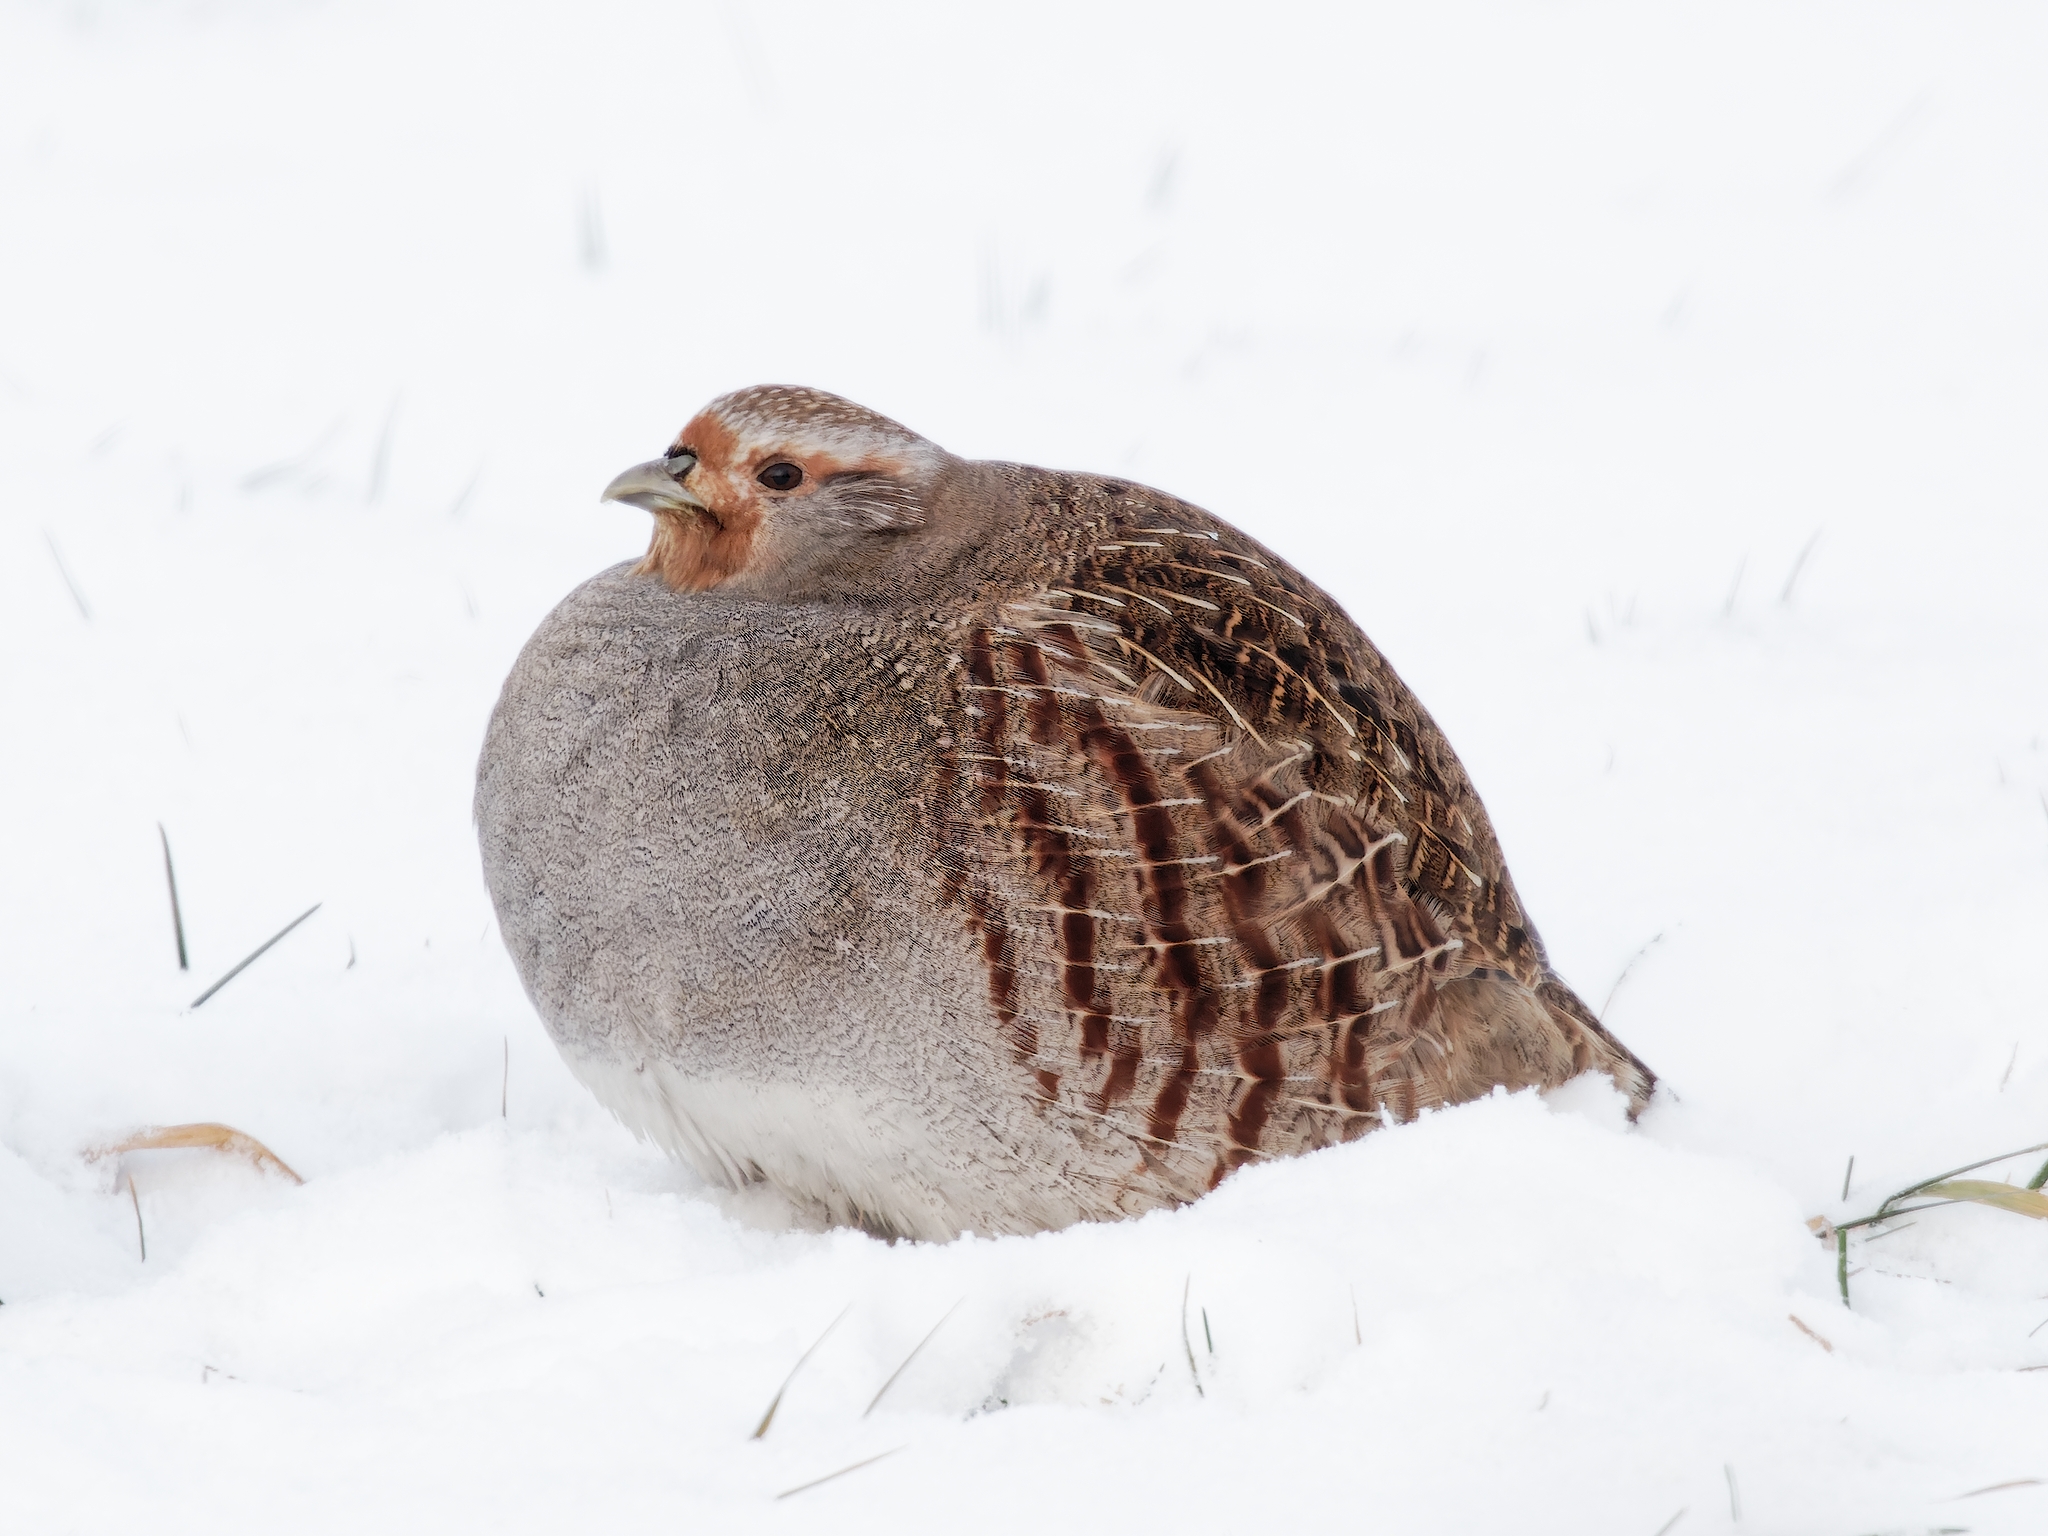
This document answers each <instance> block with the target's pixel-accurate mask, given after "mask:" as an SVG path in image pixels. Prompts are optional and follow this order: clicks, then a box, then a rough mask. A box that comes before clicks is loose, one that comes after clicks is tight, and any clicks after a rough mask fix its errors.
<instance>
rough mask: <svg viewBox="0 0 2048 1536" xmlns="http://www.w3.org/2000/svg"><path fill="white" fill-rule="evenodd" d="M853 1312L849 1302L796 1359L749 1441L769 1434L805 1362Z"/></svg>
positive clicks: (796, 1491) (835, 1474)
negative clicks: (777, 1413) (783, 1396)
mask: <svg viewBox="0 0 2048 1536" xmlns="http://www.w3.org/2000/svg"><path fill="white" fill-rule="evenodd" d="M852 1310H853V1303H852V1302H850V1301H849V1302H848V1303H847V1304H846V1306H845V1307H844V1308H843V1309H841V1311H840V1313H839V1316H838V1317H835V1318H833V1319H832V1321H831V1322H829V1323H827V1324H826V1325H825V1331H824V1332H823V1333H821V1334H819V1335H818V1337H817V1338H816V1339H815V1340H814V1341H812V1344H811V1347H810V1348H809V1349H807V1350H805V1351H804V1352H803V1353H802V1354H800V1355H798V1356H797V1357H796V1364H795V1365H792V1366H791V1367H790V1368H789V1374H788V1375H787V1376H785V1377H783V1378H782V1385H781V1386H779V1387H777V1388H776V1389H775V1396H774V1398H773V1399H771V1400H770V1402H769V1404H768V1411H767V1412H766V1413H764V1414H762V1415H761V1422H760V1423H759V1424H756V1425H755V1426H754V1432H753V1433H752V1434H751V1435H749V1436H747V1438H748V1439H749V1440H759V1439H760V1438H761V1437H762V1436H763V1435H765V1434H767V1433H768V1426H769V1425H770V1424H773V1423H774V1422H775V1410H776V1409H778V1408H780V1407H781V1406H782V1394H783V1393H785V1392H787V1391H788V1390H789V1384H790V1383H791V1382H793V1381H795V1380H796V1373H797V1372H798V1371H800V1370H802V1369H803V1368H804V1362H805V1361H806V1360H808V1359H810V1358H811V1356H813V1355H815V1354H816V1353H817V1352H818V1346H819V1345H820V1344H822V1343H824V1342H825V1341H826V1340H827V1339H829V1338H830V1337H831V1336H832V1330H833V1329H834V1328H837V1327H838V1326H839V1324H840V1323H841V1321H843V1320H844V1318H845V1317H846V1314H847V1313H848V1312H851V1311H852ZM845 1470H846V1471H849V1472H851V1471H852V1470H853V1468H852V1467H848V1468H846V1469H845ZM832 1475H833V1476H834V1477H837V1476H838V1475H839V1474H838V1473H837V1472H834V1473H833V1474H832ZM823 1481H824V1479H823V1478H820V1479H819V1482H823ZM815 1486H816V1484H813V1483H806V1484H804V1488H811V1487H815ZM789 1491H790V1492H791V1493H802V1492H803V1488H792V1489H790V1490H789Z"/></svg>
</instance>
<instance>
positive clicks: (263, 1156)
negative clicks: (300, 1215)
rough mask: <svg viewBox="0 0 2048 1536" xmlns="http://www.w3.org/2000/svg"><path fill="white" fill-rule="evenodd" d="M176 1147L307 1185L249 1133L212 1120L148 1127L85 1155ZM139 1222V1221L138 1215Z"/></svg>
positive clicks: (107, 1155) (156, 1150) (115, 1154)
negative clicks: (219, 1155) (242, 1161)
mask: <svg viewBox="0 0 2048 1536" xmlns="http://www.w3.org/2000/svg"><path fill="white" fill-rule="evenodd" d="M177 1147H205V1148H207V1149H209V1150H211V1151H214V1152H225V1153H227V1154H228V1155H229V1156H230V1157H244V1158H247V1159H248V1160H249V1161H250V1162H251V1163H252V1164H254V1165H255V1166H256V1167H257V1168H268V1169H272V1170H274V1171H275V1172H278V1173H281V1174H283V1175H284V1176H285V1177H286V1178H288V1179H290V1180H291V1181H292V1182H293V1183H294V1184H303V1183H305V1182H306V1181H305V1180H304V1179H302V1178H300V1177H299V1176H298V1175H297V1174H296V1173H294V1172H292V1170H291V1168H290V1166H289V1165H288V1164H287V1163H286V1162H285V1160H284V1159H283V1158H281V1157H279V1156H278V1155H277V1154H276V1153H275V1152H273V1151H271V1150H270V1148H268V1147H266V1146H265V1145H263V1143H262V1142H260V1141H258V1140H257V1139H256V1138H255V1137H254V1136H251V1135H249V1134H248V1132H246V1131H238V1130H236V1129H235V1128H234V1127H233V1126H232V1125H220V1124H217V1123H215V1122H214V1121H211V1120H203V1121H198V1122H196V1123H194V1124H192V1125H151V1126H145V1127H144V1128H143V1129H142V1130H139V1131H137V1132H136V1133H135V1134H134V1135H133V1136H129V1137H125V1138H123V1139H122V1140H120V1141H117V1142H114V1143H112V1144H111V1145H109V1146H104V1147H95V1148H93V1149H92V1151H90V1152H88V1153H86V1156H87V1157H88V1158H102V1157H117V1156H119V1155H120V1154H121V1153H123V1152H158V1151H165V1150H169V1149H172V1148H177ZM129 1186H130V1188H133V1186H134V1180H132V1179H131V1180H130V1181H129ZM137 1219H138V1220H140V1217H139V1214H138V1218H137Z"/></svg>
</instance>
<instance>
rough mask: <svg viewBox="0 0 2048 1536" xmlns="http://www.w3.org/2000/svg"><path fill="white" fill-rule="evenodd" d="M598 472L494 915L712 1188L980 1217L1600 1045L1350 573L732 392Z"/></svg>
mask: <svg viewBox="0 0 2048 1536" xmlns="http://www.w3.org/2000/svg"><path fill="white" fill-rule="evenodd" d="M606 496H607V498H608V499H612V500H617V501H624V502H630V503H632V504H634V505H636V506H639V507H642V508H645V509H646V510H647V511H649V512H651V513H652V514H653V515H654V536H653V541H652V543H651V544H650V545H649V547H648V551H647V555H646V557H645V558H644V559H642V560H640V561H639V562H638V563H637V564H630V565H620V566H617V567H614V568H613V569H611V570H609V571H606V572H604V573H603V574H601V575H599V576H597V577H595V578H593V579H592V580H590V581H588V582H586V583H585V584H584V585H582V586H581V587H579V588H577V589H576V590H575V591H574V592H572V593H571V594H570V595H569V596H568V597H567V598H566V599H564V601H563V602H562V603H561V605H560V606H559V607H558V608H557V609H556V610H555V611H554V612H553V613H552V614H551V615H550V616H549V617H548V618H547V620H546V621H545V622H544V623H543V624H542V625H541V627H540V629H539V631H538V632H537V633H536V634H535V635H534V636H533V638H532V639H531V640H530V641H529V642H528V643H527V645H526V647H525V649H524V650H523V651H522V652H521V654H520V656H519V659H518V661H517V663H516V665H515V666H514V667H513V670H512V673H511V676H510V677H509V678H508V679H507V681H506V683H505V687H504V692H503V695H502V697H501V698H500V699H499V701H498V705H497V709H496V711H495V713H494V714H493V716H492V719H491V723H490V728H489V732H488V735H487V739H486V741H485V744H484V750H483V758H482V762H481V764H480V766H479V770H478V779H477V794H476V818H477V824H478V829H479V834H480V839H481V843H482V850H483V864H484V872H485V877H486V879H487V881H488V884H489V887H490V892H491V897H492V900H493V902H494V903H495V906H496V909H497V914H498V921H499V926H500V929H501V931H502V933H503V935H504V938H505V942H506V944H507V946H508V948H509V949H510V951H511V954H512V958H513V960H514V962H515V964H516V965H517V967H518V971H519V974H520V976H521V978H522V979H523V981H524V982H525V985H526V988H527V991H528V993H529V994H530V995H531V997H532V999H533V1001H534V1004H535V1006H536V1007H537V1008H538V1010H539V1012H540V1015H541V1018H542V1019H543V1020H544V1021H545V1022H546V1025H547V1027H548V1029H549V1030H550V1032H551V1033H552V1034H553V1036H554V1038H555V1040H556V1042H557V1044H558V1045H559V1046H560V1048H561V1050H562V1052H563V1054H564V1056H565V1057H566V1058H567V1060H568V1062H569V1064H570V1065H571V1067H572V1068H573V1069H574V1071H575V1072H576V1073H577V1074H578V1076H580V1078H581V1079H582V1080H583V1081H584V1082H585V1083H586V1084H588V1085H589V1087H590V1088H591V1089H592V1090H593V1091H594V1092H595V1093H596V1095H597V1096H598V1098H599V1099H601V1100H602V1101H603V1102H604V1103H605V1104H606V1105H607V1106H608V1107H609V1108H610V1109H611V1110H612V1111H613V1112H614V1113H615V1114H616V1115H618V1116H619V1118H620V1119H621V1120H623V1121H624V1122H625V1123H626V1124H627V1125H628V1126H630V1127H632V1128H633V1129H634V1130H635V1131H637V1132H639V1133H641V1134H642V1135H644V1136H647V1137H650V1138H652V1139H653V1140H654V1141H655V1142H656V1143H658V1144H659V1145H661V1146H662V1147H664V1148H666V1149H667V1150H668V1151H669V1152H670V1153H671V1154H673V1155H676V1156H679V1157H681V1158H683V1159H684V1160H686V1161H688V1162H689V1163H691V1164H693V1165H694V1166H695V1167H696V1168H697V1169H698V1170H699V1171H700V1172H701V1173H702V1174H704V1175H705V1176H706V1177H707V1178H710V1179H714V1180H718V1181H720V1182H724V1183H728V1184H732V1185H735V1186H737V1185H741V1184H745V1183H748V1182H750V1181H755V1180H766V1181H768V1182H769V1183H771V1184H773V1185H775V1186H777V1187H779V1188H780V1189H781V1190H783V1191H784V1192H785V1193H786V1194H787V1195H788V1196H789V1197H790V1198H792V1199H793V1200H795V1201H796V1202H798V1203H799V1204H800V1205H801V1206H803V1207H804V1208H807V1209H810V1210H812V1211H814V1212H815V1213H817V1214H818V1215H821V1216H822V1217H824V1218H825V1219H828V1220H832V1221H837V1222H843V1223H850V1224H857V1225H859V1226H863V1227H865V1228H867V1229H869V1230H871V1231H874V1232H878V1233H884V1234H889V1235H902V1236H911V1237H919V1238H945V1237H951V1236H953V1235H956V1234H958V1233H960V1232H962V1231H975V1232H981V1233H1002V1232H1030V1231H1036V1230H1041V1229H1044V1228H1050V1227H1059V1226H1063V1225H1065V1224H1067V1223H1069V1222H1073V1221H1079V1220H1088V1219H1098V1218H1108V1217H1120V1216H1126V1215H1131V1214H1134V1213H1138V1212H1142V1211H1146V1210H1150V1209H1154V1208H1157V1207H1160V1206H1166V1205H1171V1204H1175V1203H1177V1202H1181V1201H1187V1200H1191V1199H1194V1198H1195V1197H1197V1196H1199V1195H1200V1194H1202V1193H1203V1192H1204V1191H1206V1190H1208V1189H1210V1188H1212V1187H1214V1186H1215V1184H1216V1183H1217V1182H1218V1181H1219V1180H1220V1179H1222V1178H1224V1177H1225V1176H1227V1175H1228V1174H1229V1173H1230V1172H1231V1171H1232V1170H1233V1169H1235V1168H1237V1167H1239V1166H1241V1165H1242V1164H1244V1163H1246V1162H1248V1161H1252V1160H1255V1159H1264V1158H1271V1157H1278V1156H1285V1155H1288V1154H1292V1153H1297V1152H1305V1151H1309V1150H1311V1149H1314V1148H1318V1147H1326V1146H1330V1145H1332V1144H1334V1143H1338V1142H1343V1141H1348V1140H1351V1139H1353V1138H1356V1137H1358V1136H1360V1135H1362V1134H1364V1133H1365V1132H1366V1131H1368V1130H1370V1129H1372V1128H1374V1127H1375V1126H1379V1125H1382V1124H1386V1123H1390V1122H1398V1121H1403V1120H1407V1119H1410V1118H1412V1117H1413V1116H1414V1115H1415V1114H1416V1113H1417V1112H1418V1111H1420V1110H1422V1109H1424V1108H1427V1107H1430V1106H1434V1105H1443V1104H1450V1103H1456V1102H1458V1101H1461V1100H1466V1099H1471V1098H1474V1097H1476V1096H1479V1095H1483V1094H1485V1093H1487V1092H1489V1091H1490V1090H1491V1089H1492V1088H1493V1087H1494V1086H1495V1085H1496V1084H1504V1085H1506V1086H1507V1087H1508V1088H1510V1089H1518V1088H1523V1087H1527V1086H1531V1085H1537V1086H1550V1085H1554V1084H1558V1083H1562V1082H1564V1081H1566V1080H1567V1079H1569V1078H1571V1077H1573V1076H1575V1075H1577V1074H1578V1073H1581V1072H1584V1071H1586V1070H1588V1069H1597V1070H1600V1071H1603V1072H1605V1073H1607V1074H1609V1075H1611V1076H1612V1078H1613V1080H1614V1081H1615V1083H1616V1084H1617V1085H1618V1086H1619V1087H1620V1088H1621V1089H1622V1090H1623V1091H1624V1092H1625V1093H1626V1094H1627V1095H1628V1096H1629V1098H1630V1100H1631V1102H1632V1104H1633V1106H1634V1107H1636V1108H1640V1107H1641V1106H1642V1104H1643V1103H1644V1102H1645V1101H1646V1100H1647V1098H1648V1096H1649V1094H1650V1092H1651V1089H1652V1086H1653V1083H1654V1078H1653V1077H1652V1075H1651V1073H1650V1072H1649V1071H1648V1069H1647V1068H1645V1067H1644V1066H1643V1064H1642V1063H1641V1062H1639V1061H1638V1060H1636V1058H1635V1057H1634V1056H1633V1055H1631V1054H1630V1053H1629V1052H1628V1051H1627V1050H1626V1049H1625V1048H1624V1047H1623V1046H1622V1045H1621V1044H1620V1043H1619V1042H1618V1041H1616V1040H1615V1039H1614V1038H1613V1037H1612V1036H1611V1035H1610V1034H1608V1032H1607V1031H1606V1030H1605V1029H1603V1028H1602V1027H1601V1025H1600V1023H1599V1021H1598V1020H1597V1019H1595V1018H1594V1016H1593V1015H1592V1013H1591V1011H1590V1010H1589V1009H1587V1007H1586V1006H1585V1004H1583V1003H1582V1002H1581V1001H1580V1000H1579V998H1578V997H1577V996H1576V995H1574V993H1573V992H1572V990H1571V989H1570V988H1569V987H1568V986H1566V985H1565V983H1564V982H1563V981H1561V980H1560V979H1559V978H1558V977H1557V975H1556V974H1555V973H1554V972H1553V971H1552V970H1551V969H1550V967H1549V965H1548V963H1547V961H1546V959H1545V957H1544V950H1543V945H1542V943H1541V941H1540V940H1539V939H1538V938H1537V935H1536V930H1535V928H1534V927H1533V926H1532V925H1531V923H1530V921H1529V919H1528V917H1527V915H1526V914H1525V913H1524V912H1523V910H1522V905H1521V902H1520V901H1519V900H1518V899H1517V897H1516V895H1515V888H1514V884H1513V882H1512V881H1511V880H1510V879H1509V877H1508V872H1507V868H1506V866H1505V864H1504V863H1503V862H1502V858H1501V852H1500V848H1499V845H1498V844H1497V843H1496V841H1495V839H1494V834H1493V829H1492V827H1491V825H1490V824H1489V822H1488V820H1487V816H1486V811H1485V809H1484V808H1483V807H1482V806H1481V805H1480V803H1479V797H1478V796H1477V795H1476V794H1475V793H1474V792H1473V789H1472V785H1471V783H1470V781H1469V780H1468V779H1467V778H1466V775H1465V771H1464V769H1463V767H1462V766H1461V765H1460V764H1459V762H1458V759H1457V757H1456V756H1455V755H1454V754H1453V753H1452V751H1451V748H1450V745H1449V744H1448V743H1447V742H1446V741H1445V740H1444V738H1443V736H1442V734H1441V733H1440V732H1439V731H1438V730H1437V728H1436V726H1435V724H1434V723H1433V722H1432V721H1431V719H1430V717H1429V716H1428V714H1427V713H1425V712H1424V710H1423V708H1422V706H1421V705H1420V704H1419V703H1418V702H1417V701H1416V700H1415V698H1414V696H1413V695H1412V694H1411V693H1410V692H1409V691H1408V689H1407V688H1406V687H1405V686H1404V685H1403V684H1402V682H1401V680H1400V679H1399V678H1398V677H1396V676H1395V675H1394V672H1393V669H1392V668H1391V667H1389V666H1388V665H1387V663H1386V661H1385V659H1384V658H1383V657H1381V655H1380V653H1379V652H1378V651H1377V650H1375V649H1374V648H1373V646H1372V644H1371V642H1370V641H1368V640H1367V639H1366V638H1365V636H1364V635H1363V634H1361V633H1360V632H1359V630H1358V628H1357V627H1356V626H1355V625H1354V624H1353V623H1352V622H1351V620H1350V619H1349V618H1348V617H1347V616H1346V615H1345V613H1344V612H1343V610H1342V609H1340V608H1339V607H1338V606H1337V604H1336V603H1334V602H1333V601H1332V600H1331V599H1330V598H1329V597H1328V596H1326V595H1325V594H1324V593H1323V592H1322V591H1321V590H1320V589H1318V588H1317V587H1316V586H1315V585H1314V584H1313V583H1311V582H1310V581H1308V580H1307V579H1306V578H1305V577H1303V576H1302V575H1301V574H1300V573H1298V572H1297V571H1295V570H1294V569H1293V568H1292V567H1291V566H1289V565H1288V564H1287V562H1286V561H1284V560H1282V559H1280V558H1279V557H1278V556H1277V555H1275V554H1273V553H1272V552H1271V551H1270V550H1267V549H1265V548H1263V547H1262V546H1261V545H1259V544H1257V543H1256V542H1254V541H1253V540H1251V539H1249V538H1247V537H1246V536H1245V535H1244V534H1242V533H1240V532H1239V531H1238V530H1237V529H1235V528H1233V527H1232V526H1231V525H1230V524H1228V523H1226V522H1224V521H1222V520H1221V519H1220V518H1217V517H1213V516H1211V515H1210V514H1209V513H1207V512H1204V511H1202V510H1200V509H1199V508H1197V507H1193V506H1190V505H1188V504H1187V503H1185V502H1182V501H1178V500H1176V499H1174V498H1173V497H1171V496H1167V495H1164V494H1162V493H1160V492H1158V491H1154V490H1149V489H1147V488H1145V487H1143V486H1139V485H1132V484H1129V483H1126V482H1123V481H1120V480H1114V479H1108V478H1104V477H1102V476H1097V475H1085V474H1066V473H1061V472H1058V471H1053V470H1045V469H1033V468H1027V467H1024V466H1021V465H1015V464H1002V463H980V462H973V461H968V460H963V459H959V458H956V457H954V456H953V455H951V454H949V453H947V452H945V451H944V450H943V449H941V448H939V447H938V446H937V445H936V444H934V443H931V442H929V441H927V440H926V439H924V438H922V437H919V436H918V435H917V434H915V433H913V432H911V431H909V430H907V429H906V428H904V427H901V426H899V425H897V424H896V423H895V422H893V421H890V420H888V419H886V418H884V417H882V416H879V415H876V414H875V413H873V412H871V411H868V410H865V409H863V408H861V407H860V406H857V405H854V404H852V403H851V402H849V401H846V400H842V399H840V398H838V397H837V396H834V395H829V394H825V393H823V392H821V391H817V390H810V389H797V388H783V387H770V386H763V387H758V388H753V389H745V390H741V391H738V392H737V393H734V394H729V395H726V396H723V397H722V398H720V399H718V400H715V401H713V402H712V403H711V404H710V405H708V406H706V407H705V408H704V410H703V411H701V412H700V413H699V414H698V415H696V416H695V417H694V418H692V419H691V421H690V423H689V424H688V425H687V426H685V427H684V428H683V430H682V432H681V434H680V435H679V436H678V437H677V438H676V441H675V445H674V446H673V447H672V448H671V449H670V450H669V451H668V453H667V455H666V456H665V457H663V458H661V459H657V460H654V461H652V462H650V463H647V464H642V465H639V466H637V467H635V468H633V469H630V470H627V471H626V472H625V473H624V474H622V475H620V476H619V477H618V478H617V479H616V480H615V481H613V482H612V484H611V486H610V488H609V489H608V490H607V492H606Z"/></svg>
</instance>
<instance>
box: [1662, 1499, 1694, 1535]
mask: <svg viewBox="0 0 2048 1536" xmlns="http://www.w3.org/2000/svg"><path fill="white" fill-rule="evenodd" d="M1688 1507H1690V1506H1688ZM1684 1518H1685V1510H1683V1509H1681V1510H1680V1511H1679V1512H1678V1513H1677V1514H1675V1515H1673V1516H1672V1517H1671V1518H1670V1519H1669V1520H1666V1521H1665V1522H1664V1523H1663V1524H1662V1525H1660V1526H1658V1527H1657V1536H1671V1528H1672V1527H1673V1526H1675V1525H1676V1524H1678V1522H1679V1521H1681V1520H1683V1519H1684Z"/></svg>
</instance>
